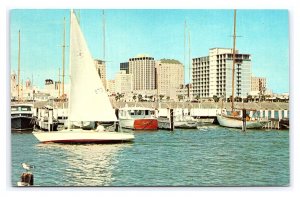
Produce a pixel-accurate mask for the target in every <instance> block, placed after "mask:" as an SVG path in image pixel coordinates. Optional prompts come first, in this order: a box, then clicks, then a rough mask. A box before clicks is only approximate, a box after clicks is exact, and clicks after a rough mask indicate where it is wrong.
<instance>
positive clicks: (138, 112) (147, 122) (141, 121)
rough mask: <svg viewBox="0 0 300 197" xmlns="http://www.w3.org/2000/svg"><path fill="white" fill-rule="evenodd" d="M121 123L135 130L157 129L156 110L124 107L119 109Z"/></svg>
mask: <svg viewBox="0 0 300 197" xmlns="http://www.w3.org/2000/svg"><path fill="white" fill-rule="evenodd" d="M119 120H120V125H121V127H123V128H127V129H133V130H157V129H158V122H157V119H156V118H155V110H154V109H150V108H144V107H124V108H120V109H119Z"/></svg>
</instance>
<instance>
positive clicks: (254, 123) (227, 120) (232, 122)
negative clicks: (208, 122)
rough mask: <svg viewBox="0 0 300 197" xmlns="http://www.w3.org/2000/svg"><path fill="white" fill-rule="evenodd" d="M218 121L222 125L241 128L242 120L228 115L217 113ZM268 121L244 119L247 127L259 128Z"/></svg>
mask: <svg viewBox="0 0 300 197" xmlns="http://www.w3.org/2000/svg"><path fill="white" fill-rule="evenodd" d="M217 119H218V122H219V124H220V125H221V126H223V127H230V128H239V129H242V128H243V121H242V120H241V119H237V118H231V117H228V116H223V115H217ZM267 122H268V121H259V120H248V121H246V128H247V129H261V128H262V127H263V126H264V125H265V124H266V123H267Z"/></svg>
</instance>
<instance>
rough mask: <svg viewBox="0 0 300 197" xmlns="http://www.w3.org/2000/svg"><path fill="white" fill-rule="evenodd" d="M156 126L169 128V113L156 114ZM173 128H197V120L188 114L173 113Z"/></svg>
mask: <svg viewBox="0 0 300 197" xmlns="http://www.w3.org/2000/svg"><path fill="white" fill-rule="evenodd" d="M157 120H158V127H159V128H160V129H171V117H170V114H167V116H158V118H157ZM173 124H174V128H178V129H197V128H198V121H197V120H196V119H194V118H193V117H192V116H190V115H188V114H182V115H174V117H173Z"/></svg>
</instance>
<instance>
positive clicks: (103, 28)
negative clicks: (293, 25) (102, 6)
mask: <svg viewBox="0 0 300 197" xmlns="http://www.w3.org/2000/svg"><path fill="white" fill-rule="evenodd" d="M102 30H103V61H105V15H104V10H103V11H102Z"/></svg>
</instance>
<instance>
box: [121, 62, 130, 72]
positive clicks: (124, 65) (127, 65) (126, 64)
mask: <svg viewBox="0 0 300 197" xmlns="http://www.w3.org/2000/svg"><path fill="white" fill-rule="evenodd" d="M120 70H125V71H126V74H129V62H122V63H120Z"/></svg>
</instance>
